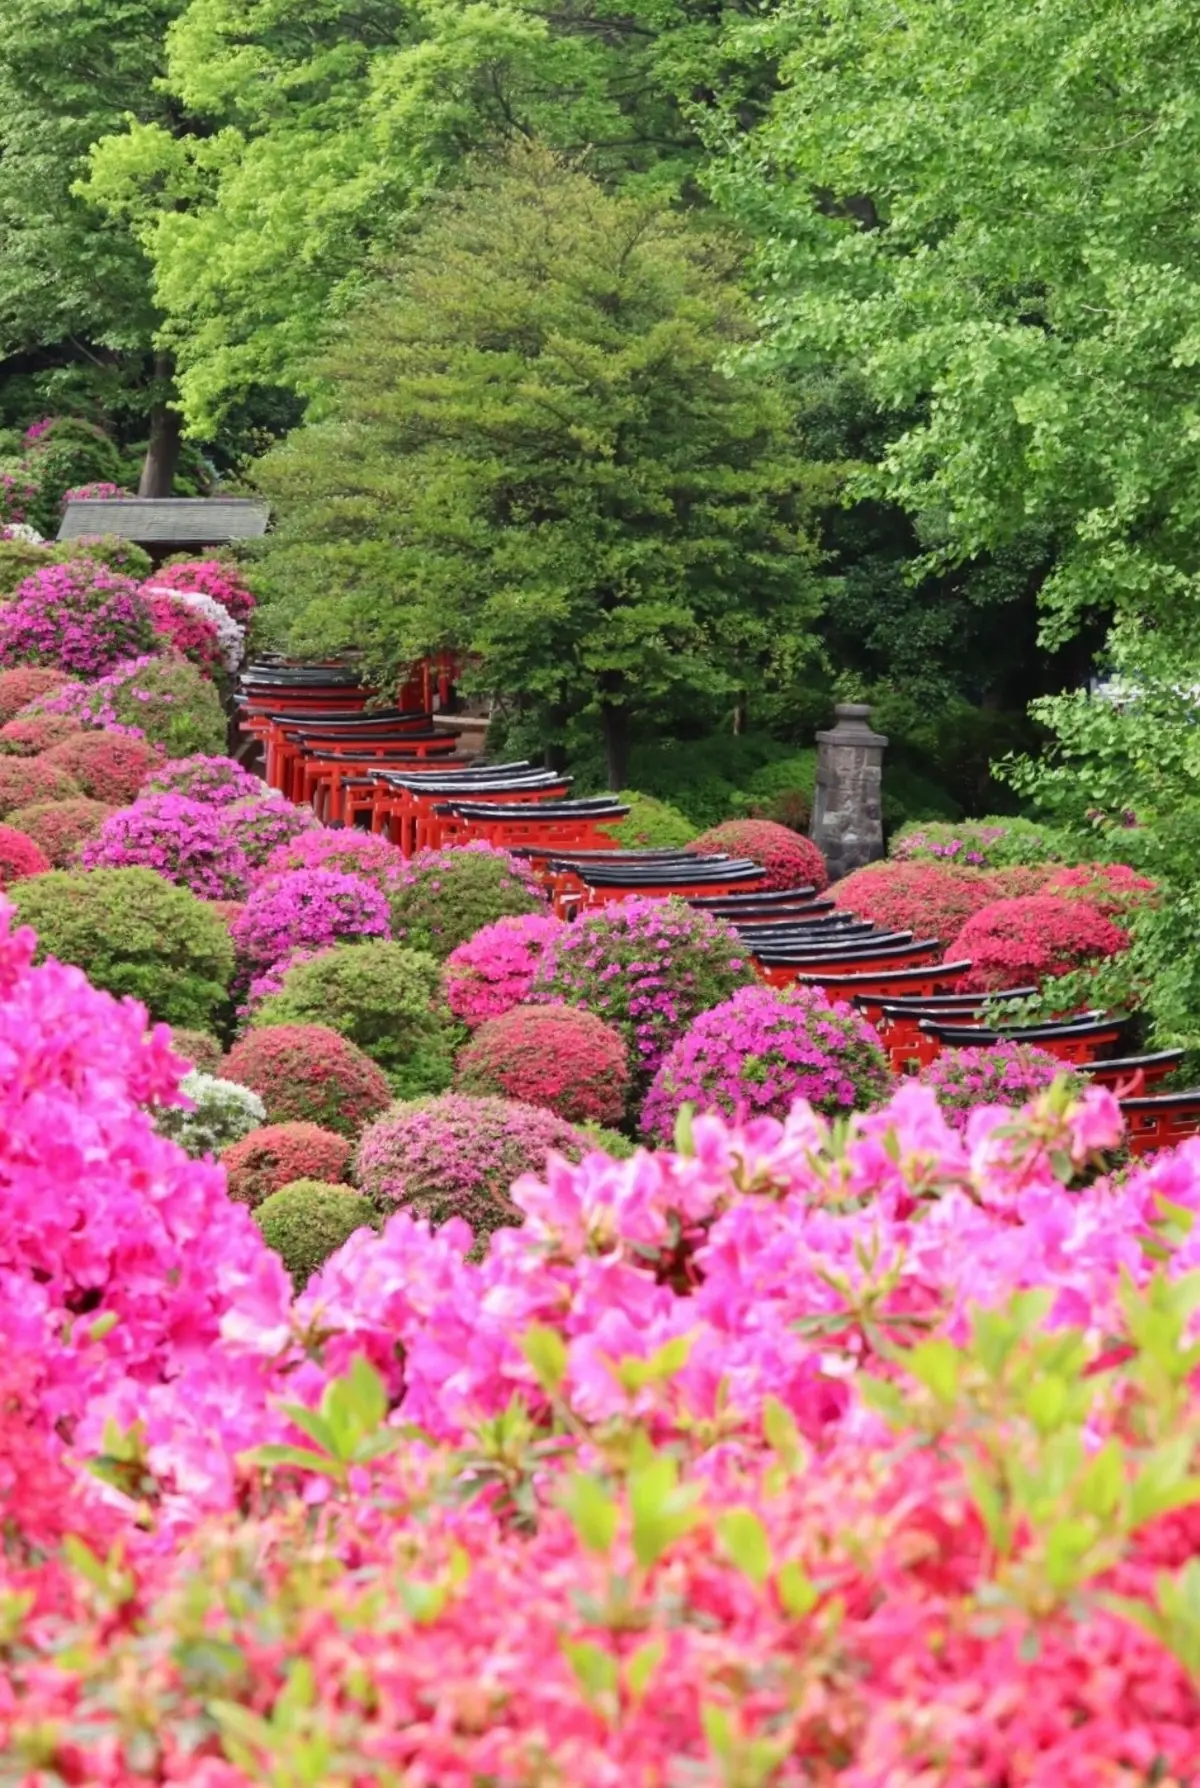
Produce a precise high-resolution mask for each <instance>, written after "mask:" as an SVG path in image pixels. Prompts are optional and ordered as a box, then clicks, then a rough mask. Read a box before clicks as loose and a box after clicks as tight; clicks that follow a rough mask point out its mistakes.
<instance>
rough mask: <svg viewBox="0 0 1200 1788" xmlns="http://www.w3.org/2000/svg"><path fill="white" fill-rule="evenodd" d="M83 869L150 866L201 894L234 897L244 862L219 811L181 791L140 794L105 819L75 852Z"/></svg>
mask: <svg viewBox="0 0 1200 1788" xmlns="http://www.w3.org/2000/svg"><path fill="white" fill-rule="evenodd" d="M79 861H80V863H81V864H82V866H83V867H84V868H85V869H134V868H142V869H153V870H154V871H155V872H156V873H157V874H158V875H161V876H163V877H164V878H165V880H167V881H169V882H177V883H179V884H180V886H182V887H185V888H190V889H191V890H192V893H193V894H197V895H199V897H200V899H201V900H240V899H241V897H242V895H243V894H245V892H246V890H247V887H248V885H249V879H250V865H249V864H248V863H247V861H246V858H245V855H244V853H243V852H242V851H241V850H240V849H239V848H238V844H237V841H236V838H235V837H234V836H232V835H231V833H230V830H229V828H228V826H227V825H226V824H225V819H224V815H223V813H221V812H220V811H219V810H218V809H217V808H215V807H210V806H209V805H208V804H207V803H206V802H203V801H189V800H188V799H187V797H186V796H184V795H146V796H143V797H142V798H141V799H140V800H138V801H136V802H135V803H134V804H133V806H132V807H122V808H120V809H119V810H118V811H117V812H116V813H114V814H112V815H111V816H110V817H109V818H108V819H106V820H105V822H104V824H103V825H102V826H101V828H100V831H99V832H98V834H97V835H96V837H95V838H91V839H88V840H87V842H86V843H85V844H84V845H83V846H82V848H81V850H80V853H79Z"/></svg>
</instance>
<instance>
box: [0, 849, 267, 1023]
mask: <svg viewBox="0 0 1200 1788" xmlns="http://www.w3.org/2000/svg"><path fill="white" fill-rule="evenodd" d="M8 898H9V899H10V900H11V901H12V902H13V904H14V906H15V907H16V909H17V915H18V918H19V919H20V922H21V924H23V925H31V926H32V927H33V929H34V930H35V931H36V932H37V935H38V959H39V961H43V960H44V959H45V958H46V957H48V956H54V957H57V959H58V960H59V961H60V962H71V963H74V964H75V965H76V967H78V968H81V969H82V970H83V972H84V973H85V974H86V975H87V977H88V980H89V981H91V982H92V984H93V986H96V987H103V988H106V989H107V990H108V992H109V993H115V994H131V995H132V996H133V997H134V999H139V1000H141V1001H142V1003H143V1004H144V1005H145V1006H146V1008H147V1010H148V1011H149V1013H150V1016H151V1017H152V1018H155V1019H160V1020H162V1021H163V1022H164V1023H166V1024H180V1025H184V1026H185V1027H192V1028H195V1029H199V1030H210V1029H212V1028H213V1023H214V1020H215V1018H216V1016H217V1014H218V1012H219V1011H220V1010H221V1008H222V1007H223V1006H224V1004H225V1000H226V989H227V987H228V985H229V981H230V978H231V976H232V974H233V944H232V943H231V941H230V938H229V932H228V929H227V927H226V925H225V923H224V922H223V920H222V919H221V917H220V915H219V914H217V913H214V912H213V911H212V909H211V908H210V907H208V906H207V905H206V904H205V903H204V901H202V900H197V898H196V896H195V895H194V894H192V893H191V892H190V891H189V890H188V889H187V888H180V887H177V886H176V885H175V883H174V882H167V881H164V880H163V878H162V877H161V876H160V875H156V874H155V873H154V871H153V870H152V869H92V870H89V871H87V872H83V871H78V872H72V871H68V870H54V871H52V872H51V873H50V874H49V875H38V876H34V877H32V878H31V879H29V880H27V881H21V882H14V883H13V885H12V886H11V887H10V888H9V889H8Z"/></svg>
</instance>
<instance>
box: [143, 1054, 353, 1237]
mask: <svg viewBox="0 0 1200 1788" xmlns="http://www.w3.org/2000/svg"><path fill="white" fill-rule="evenodd" d="M175 1042H176V1048H182V1044H181V1042H180V1039H179V1033H178V1031H177V1032H176V1033H175ZM350 1154H351V1144H350V1142H349V1141H348V1140H347V1138H346V1137H344V1136H339V1135H338V1133H337V1131H336V1130H325V1129H322V1128H321V1126H320V1125H319V1124H310V1123H304V1122H297V1121H295V1120H293V1121H291V1122H289V1123H284V1124H263V1125H262V1126H261V1127H260V1128H259V1129H256V1130H252V1131H251V1132H250V1134H249V1135H248V1136H246V1137H245V1138H244V1139H243V1140H242V1141H241V1142H234V1143H231V1144H230V1145H229V1146H228V1147H227V1148H224V1149H222V1151H221V1166H222V1167H223V1168H224V1169H225V1177H226V1181H227V1184H228V1187H229V1196H230V1198H234V1199H236V1200H237V1202H238V1203H239V1204H248V1205H249V1206H250V1207H251V1209H253V1208H254V1207H255V1206H256V1205H260V1204H261V1203H262V1201H263V1199H264V1198H269V1197H270V1196H271V1193H272V1192H278V1191H279V1189H280V1187H281V1186H288V1185H290V1184H291V1183H292V1181H293V1180H322V1181H324V1182H326V1183H328V1182H330V1181H333V1182H335V1183H340V1182H341V1181H343V1180H345V1179H347V1177H348V1169H349V1166H350Z"/></svg>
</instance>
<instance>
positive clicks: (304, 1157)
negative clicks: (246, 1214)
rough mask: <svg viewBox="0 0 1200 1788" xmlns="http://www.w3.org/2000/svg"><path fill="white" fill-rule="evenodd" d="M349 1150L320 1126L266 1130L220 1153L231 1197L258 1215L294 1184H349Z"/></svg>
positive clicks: (342, 1140) (278, 1126)
mask: <svg viewBox="0 0 1200 1788" xmlns="http://www.w3.org/2000/svg"><path fill="white" fill-rule="evenodd" d="M350 1154H351V1149H350V1144H349V1142H347V1140H346V1138H345V1137H344V1136H338V1135H337V1134H336V1132H335V1131H333V1130H323V1129H322V1128H321V1126H320V1125H319V1124H303V1123H289V1124H264V1125H263V1126H262V1128H261V1129H259V1130H252V1131H251V1132H250V1134H249V1136H246V1137H244V1138H243V1139H242V1141H241V1142H235V1143H231V1144H230V1146H229V1147H228V1148H226V1149H222V1151H221V1165H222V1167H223V1168H224V1169H225V1178H226V1182H227V1184H228V1188H229V1196H230V1198H232V1199H233V1200H234V1202H235V1203H236V1204H248V1205H249V1206H250V1208H251V1209H252V1210H253V1209H254V1208H255V1207H256V1206H258V1205H260V1204H261V1203H262V1202H263V1200H264V1198H269V1197H270V1196H271V1194H272V1192H278V1191H279V1189H280V1187H281V1186H288V1185H290V1184H291V1183H292V1181H293V1180H324V1181H325V1182H326V1183H327V1184H328V1183H329V1182H334V1183H337V1182H340V1181H344V1180H345V1179H346V1178H347V1177H348V1174H349V1169H350Z"/></svg>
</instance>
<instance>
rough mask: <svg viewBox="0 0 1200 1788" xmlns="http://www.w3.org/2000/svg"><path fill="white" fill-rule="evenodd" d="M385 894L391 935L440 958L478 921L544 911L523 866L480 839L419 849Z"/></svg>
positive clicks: (542, 897) (476, 926)
mask: <svg viewBox="0 0 1200 1788" xmlns="http://www.w3.org/2000/svg"><path fill="white" fill-rule="evenodd" d="M388 899H389V904H390V907H391V913H392V934H393V936H394V937H396V938H398V939H399V940H400V942H401V943H405V944H407V945H408V946H409V948H410V949H413V950H428V951H429V952H430V953H431V955H434V956H436V957H437V958H438V960H439V961H442V962H444V961H445V959H446V957H447V956H449V955H450V952H451V951H452V950H454V949H455V948H456V947H457V946H458V945H459V944H463V943H465V942H466V941H467V939H468V938H469V937H474V935H475V933H476V932H477V931H479V930H480V928H481V927H482V926H484V925H492V924H494V923H495V921H496V920H497V919H502V918H504V917H505V916H506V915H507V914H516V913H537V912H545V910H546V897H545V895H544V894H543V893H542V890H541V888H540V887H539V886H538V884H537V882H536V881H535V880H534V878H533V875H532V873H531V872H530V870H529V868H528V867H527V865H526V864H524V863H522V862H521V861H520V859H519V858H517V857H513V856H510V855H509V853H508V851H498V850H494V849H493V848H492V846H491V845H490V844H483V843H475V844H464V845H453V846H450V847H448V848H447V849H445V850H439V851H419V852H418V853H417V855H416V856H415V857H414V858H412V860H411V861H410V862H407V863H405V864H404V867H403V868H402V870H401V872H400V875H399V877H398V879H397V880H396V882H395V883H394V884H393V885H392V887H391V889H390V892H389V896H388Z"/></svg>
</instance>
